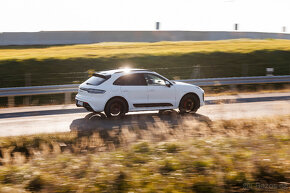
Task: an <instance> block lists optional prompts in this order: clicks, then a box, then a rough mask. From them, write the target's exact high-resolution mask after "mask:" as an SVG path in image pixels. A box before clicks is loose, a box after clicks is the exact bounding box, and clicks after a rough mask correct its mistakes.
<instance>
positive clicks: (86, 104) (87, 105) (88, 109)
mask: <svg viewBox="0 0 290 193" xmlns="http://www.w3.org/2000/svg"><path fill="white" fill-rule="evenodd" d="M76 106H77V107H84V108H85V109H87V111H90V112H95V111H94V109H93V108H92V107H91V105H90V104H89V103H87V102H83V101H80V100H77V99H76Z"/></svg>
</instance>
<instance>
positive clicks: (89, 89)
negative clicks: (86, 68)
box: [80, 88, 106, 94]
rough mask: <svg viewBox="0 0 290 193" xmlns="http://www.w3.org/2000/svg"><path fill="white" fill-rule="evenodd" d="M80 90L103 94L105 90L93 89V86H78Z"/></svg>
mask: <svg viewBox="0 0 290 193" xmlns="http://www.w3.org/2000/svg"><path fill="white" fill-rule="evenodd" d="M80 90H84V91H87V92H88V93H92V94H104V93H105V92H106V91H105V90H101V89H94V88H80Z"/></svg>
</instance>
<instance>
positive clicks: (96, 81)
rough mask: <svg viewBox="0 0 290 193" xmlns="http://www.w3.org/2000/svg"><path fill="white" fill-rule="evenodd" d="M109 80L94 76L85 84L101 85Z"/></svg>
mask: <svg viewBox="0 0 290 193" xmlns="http://www.w3.org/2000/svg"><path fill="white" fill-rule="evenodd" d="M106 80H107V79H105V78H103V77H97V76H92V77H91V78H89V79H88V80H87V81H86V82H85V83H86V84H87V85H95V86H97V85H100V84H102V83H103V82H105V81H106Z"/></svg>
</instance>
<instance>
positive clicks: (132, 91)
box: [114, 73, 148, 110]
mask: <svg viewBox="0 0 290 193" xmlns="http://www.w3.org/2000/svg"><path fill="white" fill-rule="evenodd" d="M114 85H119V86H120V89H121V92H122V95H123V96H124V97H125V98H126V100H127V102H128V105H129V110H134V109H139V108H140V107H139V106H138V104H146V103H147V102H148V88H147V83H146V81H145V78H144V75H143V73H132V74H127V75H123V76H121V77H120V78H118V79H117V80H116V81H115V82H114Z"/></svg>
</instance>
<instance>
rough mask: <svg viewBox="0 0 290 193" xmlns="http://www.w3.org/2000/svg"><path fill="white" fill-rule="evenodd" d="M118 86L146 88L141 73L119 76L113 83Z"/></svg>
mask: <svg viewBox="0 0 290 193" xmlns="http://www.w3.org/2000/svg"><path fill="white" fill-rule="evenodd" d="M113 84H114V85H120V86H146V85H147V84H146V81H145V78H144V75H143V74H142V73H136V74H128V75H124V76H121V77H120V78H118V79H117V80H116V81H115V82H114V83H113Z"/></svg>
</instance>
